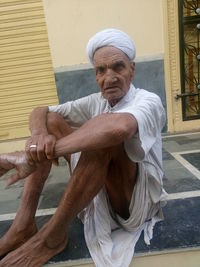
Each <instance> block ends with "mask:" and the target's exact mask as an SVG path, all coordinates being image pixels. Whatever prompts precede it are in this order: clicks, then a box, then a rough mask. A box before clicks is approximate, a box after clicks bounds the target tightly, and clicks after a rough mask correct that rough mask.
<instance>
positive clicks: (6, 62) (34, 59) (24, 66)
mask: <svg viewBox="0 0 200 267" xmlns="http://www.w3.org/2000/svg"><path fill="white" fill-rule="evenodd" d="M56 103H57V93H56V86H55V80H54V73H53V68H52V62H51V55H50V50H49V43H48V35H47V29H46V23H45V16H44V10H43V4H42V1H41V0H0V140H8V139H13V138H20V137H25V136H28V135H29V130H28V119H29V114H30V112H31V111H32V110H33V108H34V107H36V106H45V105H51V104H56Z"/></svg>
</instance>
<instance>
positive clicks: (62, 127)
mask: <svg viewBox="0 0 200 267" xmlns="http://www.w3.org/2000/svg"><path fill="white" fill-rule="evenodd" d="M47 129H48V132H49V134H53V135H55V136H58V137H62V136H66V135H68V134H69V133H71V132H72V129H71V127H70V126H69V125H68V124H67V122H66V121H65V120H64V118H63V117H62V116H61V115H59V114H58V113H55V112H49V113H48V114H47Z"/></svg>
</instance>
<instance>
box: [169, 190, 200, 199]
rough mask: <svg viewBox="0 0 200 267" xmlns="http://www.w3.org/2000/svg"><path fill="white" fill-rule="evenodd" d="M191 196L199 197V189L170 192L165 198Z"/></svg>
mask: <svg viewBox="0 0 200 267" xmlns="http://www.w3.org/2000/svg"><path fill="white" fill-rule="evenodd" d="M193 197H200V190H196V191H187V192H179V193H171V194H168V196H167V199H166V200H176V199H185V198H193Z"/></svg>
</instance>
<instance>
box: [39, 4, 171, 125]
mask: <svg viewBox="0 0 200 267" xmlns="http://www.w3.org/2000/svg"><path fill="white" fill-rule="evenodd" d="M43 4H44V10H45V16H46V23H47V28H48V36H49V44H50V49H51V54H52V60H53V67H54V71H55V77H56V85H57V91H58V97H59V102H60V103H63V102H65V101H67V100H74V99H77V98H80V97H82V96H85V95H88V94H90V93H93V92H97V91H98V87H97V84H96V82H95V77H94V73H93V69H92V66H91V65H90V64H89V63H88V60H87V56H86V52H85V47H86V45H87V42H88V39H89V38H90V37H91V36H92V35H93V34H95V33H96V32H97V31H99V30H102V29H104V28H110V27H113V28H118V29H121V30H123V31H125V32H127V33H128V34H129V35H130V36H131V37H132V39H133V40H134V42H135V45H136V50H137V57H136V75H135V79H134V81H133V83H134V85H135V86H136V87H140V88H145V89H147V90H149V91H152V92H155V93H157V94H158V95H159V96H160V97H161V99H162V102H163V105H164V107H165V108H166V98H165V81H164V60H163V58H164V48H163V46H164V44H163V17H162V14H163V12H162V1H161V0H142V1H141V0H126V1H124V0H117V1H116V0H109V1H107V0H102V1H93V0H84V1H82V0H73V1H69V0H58V1H54V0H43ZM165 130H166V127H165Z"/></svg>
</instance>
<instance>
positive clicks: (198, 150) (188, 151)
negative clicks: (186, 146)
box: [171, 149, 200, 155]
mask: <svg viewBox="0 0 200 267" xmlns="http://www.w3.org/2000/svg"><path fill="white" fill-rule="evenodd" d="M199 152H200V149H193V150H185V151H180V152H171V154H173V153H177V154H180V155H182V154H190V153H199Z"/></svg>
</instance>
